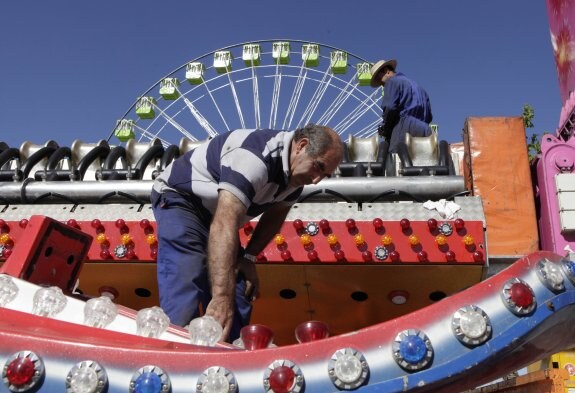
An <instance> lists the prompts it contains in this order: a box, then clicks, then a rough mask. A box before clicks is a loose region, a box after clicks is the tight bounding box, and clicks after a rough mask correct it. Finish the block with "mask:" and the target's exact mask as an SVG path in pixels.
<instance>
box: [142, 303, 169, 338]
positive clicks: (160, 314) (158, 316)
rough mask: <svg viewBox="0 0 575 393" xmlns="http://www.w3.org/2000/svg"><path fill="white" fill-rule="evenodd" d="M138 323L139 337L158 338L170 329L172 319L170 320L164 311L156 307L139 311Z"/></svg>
mask: <svg viewBox="0 0 575 393" xmlns="http://www.w3.org/2000/svg"><path fill="white" fill-rule="evenodd" d="M136 323H137V325H138V329H137V334H138V335H139V336H143V337H152V338H158V337H160V336H161V335H162V333H164V332H165V331H166V329H167V328H168V325H169V324H170V318H168V316H167V315H166V313H165V312H164V310H162V309H161V308H160V307H157V306H154V307H151V308H144V309H142V310H140V311H138V315H137V317H136Z"/></svg>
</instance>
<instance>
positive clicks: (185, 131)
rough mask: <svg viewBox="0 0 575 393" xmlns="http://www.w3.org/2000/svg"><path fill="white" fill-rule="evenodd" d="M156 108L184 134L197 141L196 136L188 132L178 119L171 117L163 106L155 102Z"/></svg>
mask: <svg viewBox="0 0 575 393" xmlns="http://www.w3.org/2000/svg"><path fill="white" fill-rule="evenodd" d="M154 108H155V109H156V110H157V111H158V113H159V114H160V115H161V116H162V117H163V118H164V119H165V120H166V121H167V122H168V123H170V124H171V125H172V127H174V128H175V129H176V130H178V131H180V132H181V133H182V134H183V135H184V136H186V137H187V138H190V139H191V140H194V141H196V140H197V139H196V137H194V136H193V135H192V134H190V133H189V132H188V130H186V129H185V128H184V127H183V126H182V125H180V124H179V123H178V122H177V121H175V120H174V119H173V118H172V117H170V116H169V115H168V114H167V113H166V112H165V111H164V110H163V109H162V108H160V107H159V106H158V105H156V104H154Z"/></svg>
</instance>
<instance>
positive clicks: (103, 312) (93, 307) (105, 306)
mask: <svg viewBox="0 0 575 393" xmlns="http://www.w3.org/2000/svg"><path fill="white" fill-rule="evenodd" d="M116 315H118V308H117V307H116V305H115V304H114V303H112V300H110V298H109V297H107V296H100V297H97V298H93V299H90V300H88V301H87V302H86V304H85V305H84V324H85V325H88V326H93V327H97V328H104V327H106V326H108V325H109V324H110V323H111V322H112V321H113V320H114V319H115V318H116Z"/></svg>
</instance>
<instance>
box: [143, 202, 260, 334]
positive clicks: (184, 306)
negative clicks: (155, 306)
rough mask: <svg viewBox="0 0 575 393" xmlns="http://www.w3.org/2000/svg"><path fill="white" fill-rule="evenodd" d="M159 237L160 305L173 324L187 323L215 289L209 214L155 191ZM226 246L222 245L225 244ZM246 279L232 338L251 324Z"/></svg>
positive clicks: (240, 288) (238, 297)
mask: <svg viewBox="0 0 575 393" xmlns="http://www.w3.org/2000/svg"><path fill="white" fill-rule="evenodd" d="M151 199H152V210H153V212H154V216H155V218H156V224H157V228H158V230H157V232H158V233H157V238H158V259H157V278H158V290H159V293H160V306H161V307H162V309H163V310H164V312H165V313H166V314H167V315H168V316H169V317H170V321H171V323H173V324H175V325H179V326H185V325H187V324H188V323H189V322H190V321H191V320H192V319H194V318H197V317H199V316H200V310H199V305H200V304H201V305H202V309H203V310H205V309H206V307H207V305H208V303H209V301H210V299H211V291H210V285H209V279H208V272H207V268H206V262H207V258H206V254H207V244H208V232H209V226H210V222H209V217H206V214H205V213H206V212H205V211H202V208H201V207H197V205H196V204H194V203H193V202H192V201H191V200H190V199H189V198H186V197H184V196H183V195H180V194H178V193H176V192H166V193H164V194H158V193H157V192H155V191H152V196H151ZM225 246H226V245H222V247H225ZM245 286H246V283H245V280H244V279H243V277H241V275H240V276H239V277H238V279H237V280H236V302H235V313H234V323H233V326H232V330H231V333H230V337H229V339H230V341H231V340H234V339H236V338H238V337H239V331H240V329H241V328H242V327H243V326H245V325H247V324H248V323H249V319H250V315H251V311H252V305H251V303H250V301H249V299H247V298H246V297H245V296H244V291H245Z"/></svg>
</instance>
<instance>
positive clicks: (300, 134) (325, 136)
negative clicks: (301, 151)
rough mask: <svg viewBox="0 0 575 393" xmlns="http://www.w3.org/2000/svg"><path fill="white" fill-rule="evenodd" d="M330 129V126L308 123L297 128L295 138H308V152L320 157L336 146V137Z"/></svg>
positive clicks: (312, 155)
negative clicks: (333, 136) (334, 137)
mask: <svg viewBox="0 0 575 393" xmlns="http://www.w3.org/2000/svg"><path fill="white" fill-rule="evenodd" d="M329 130H330V128H329V127H326V126H320V125H316V124H308V125H306V126H305V127H303V128H298V129H297V130H295V134H294V137H293V139H294V141H295V142H298V141H299V140H301V139H303V138H307V139H308V140H309V144H308V145H307V154H309V155H310V156H311V157H319V156H322V155H324V154H325V153H326V152H327V151H328V150H329V149H331V148H332V147H334V139H333V138H332V136H331V135H330V133H329Z"/></svg>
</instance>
